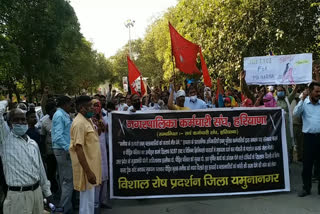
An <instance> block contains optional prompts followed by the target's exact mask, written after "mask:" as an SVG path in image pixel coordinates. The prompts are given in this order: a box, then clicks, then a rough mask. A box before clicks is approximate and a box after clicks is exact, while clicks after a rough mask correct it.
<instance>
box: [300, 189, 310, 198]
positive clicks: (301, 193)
mask: <svg viewBox="0 0 320 214" xmlns="http://www.w3.org/2000/svg"><path fill="white" fill-rule="evenodd" d="M307 195H310V190H309V191H307V190H302V191H301V192H299V194H298V196H299V197H305V196H307Z"/></svg>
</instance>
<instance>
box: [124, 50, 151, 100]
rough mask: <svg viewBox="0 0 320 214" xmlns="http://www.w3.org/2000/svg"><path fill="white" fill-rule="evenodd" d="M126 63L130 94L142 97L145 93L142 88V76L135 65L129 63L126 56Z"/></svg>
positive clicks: (128, 58) (129, 60)
mask: <svg viewBox="0 0 320 214" xmlns="http://www.w3.org/2000/svg"><path fill="white" fill-rule="evenodd" d="M127 61H128V76H129V85H130V89H131V93H132V94H140V96H143V95H144V94H145V93H146V89H145V87H144V82H143V80H142V76H141V73H140V71H139V70H138V68H137V67H136V65H135V64H134V63H133V62H132V61H131V59H130V57H129V56H127Z"/></svg>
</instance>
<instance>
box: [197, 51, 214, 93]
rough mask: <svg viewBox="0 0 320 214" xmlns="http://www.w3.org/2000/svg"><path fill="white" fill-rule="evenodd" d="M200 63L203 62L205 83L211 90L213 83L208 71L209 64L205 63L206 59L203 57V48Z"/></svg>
mask: <svg viewBox="0 0 320 214" xmlns="http://www.w3.org/2000/svg"><path fill="white" fill-rule="evenodd" d="M200 61H201V69H202V75H203V82H204V84H205V86H207V87H209V88H211V87H212V82H211V78H210V75H209V71H208V68H207V64H206V62H205V61H204V58H203V55H202V50H201V48H200Z"/></svg>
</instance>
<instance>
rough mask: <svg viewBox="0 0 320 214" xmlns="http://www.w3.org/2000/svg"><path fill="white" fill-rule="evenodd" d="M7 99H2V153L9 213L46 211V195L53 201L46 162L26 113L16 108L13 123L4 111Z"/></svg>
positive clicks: (34, 213)
mask: <svg viewBox="0 0 320 214" xmlns="http://www.w3.org/2000/svg"><path fill="white" fill-rule="evenodd" d="M7 105H8V102H7V101H1V102H0V156H1V159H2V163H3V171H4V176H5V180H6V183H7V185H8V193H7V197H6V199H5V202H4V207H3V210H4V213H5V214H11V213H12V214H17V213H22V212H23V213H33V214H40V213H43V195H42V193H43V194H44V196H45V197H47V199H48V200H49V201H50V202H51V201H52V199H51V198H52V196H51V191H50V182H49V181H48V179H47V176H46V172H45V170H44V166H43V163H42V159H41V155H40V151H39V147H38V145H37V143H36V142H35V141H34V140H32V139H30V138H29V136H28V135H26V132H27V129H28V125H27V119H26V115H25V113H24V112H23V111H22V110H21V109H13V110H11V111H10V113H9V124H10V126H8V125H7V123H6V122H5V121H4V118H3V114H4V112H5V109H6V107H7Z"/></svg>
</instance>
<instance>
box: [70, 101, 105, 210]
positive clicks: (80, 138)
mask: <svg viewBox="0 0 320 214" xmlns="http://www.w3.org/2000/svg"><path fill="white" fill-rule="evenodd" d="M76 106H77V111H78V115H77V116H76V118H75V119H74V121H73V123H72V127H71V143H70V155H71V160H72V169H73V184H74V189H75V190H77V191H80V207H79V213H80V214H89V213H90V214H91V213H94V208H95V206H94V199H95V198H94V197H95V188H94V187H95V186H97V185H100V184H101V176H102V170H101V150H100V142H99V136H98V133H97V132H96V131H95V128H94V125H93V123H92V121H91V118H92V117H93V115H94V108H93V103H92V102H91V98H90V97H88V96H80V97H79V98H78V99H77V101H76Z"/></svg>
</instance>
